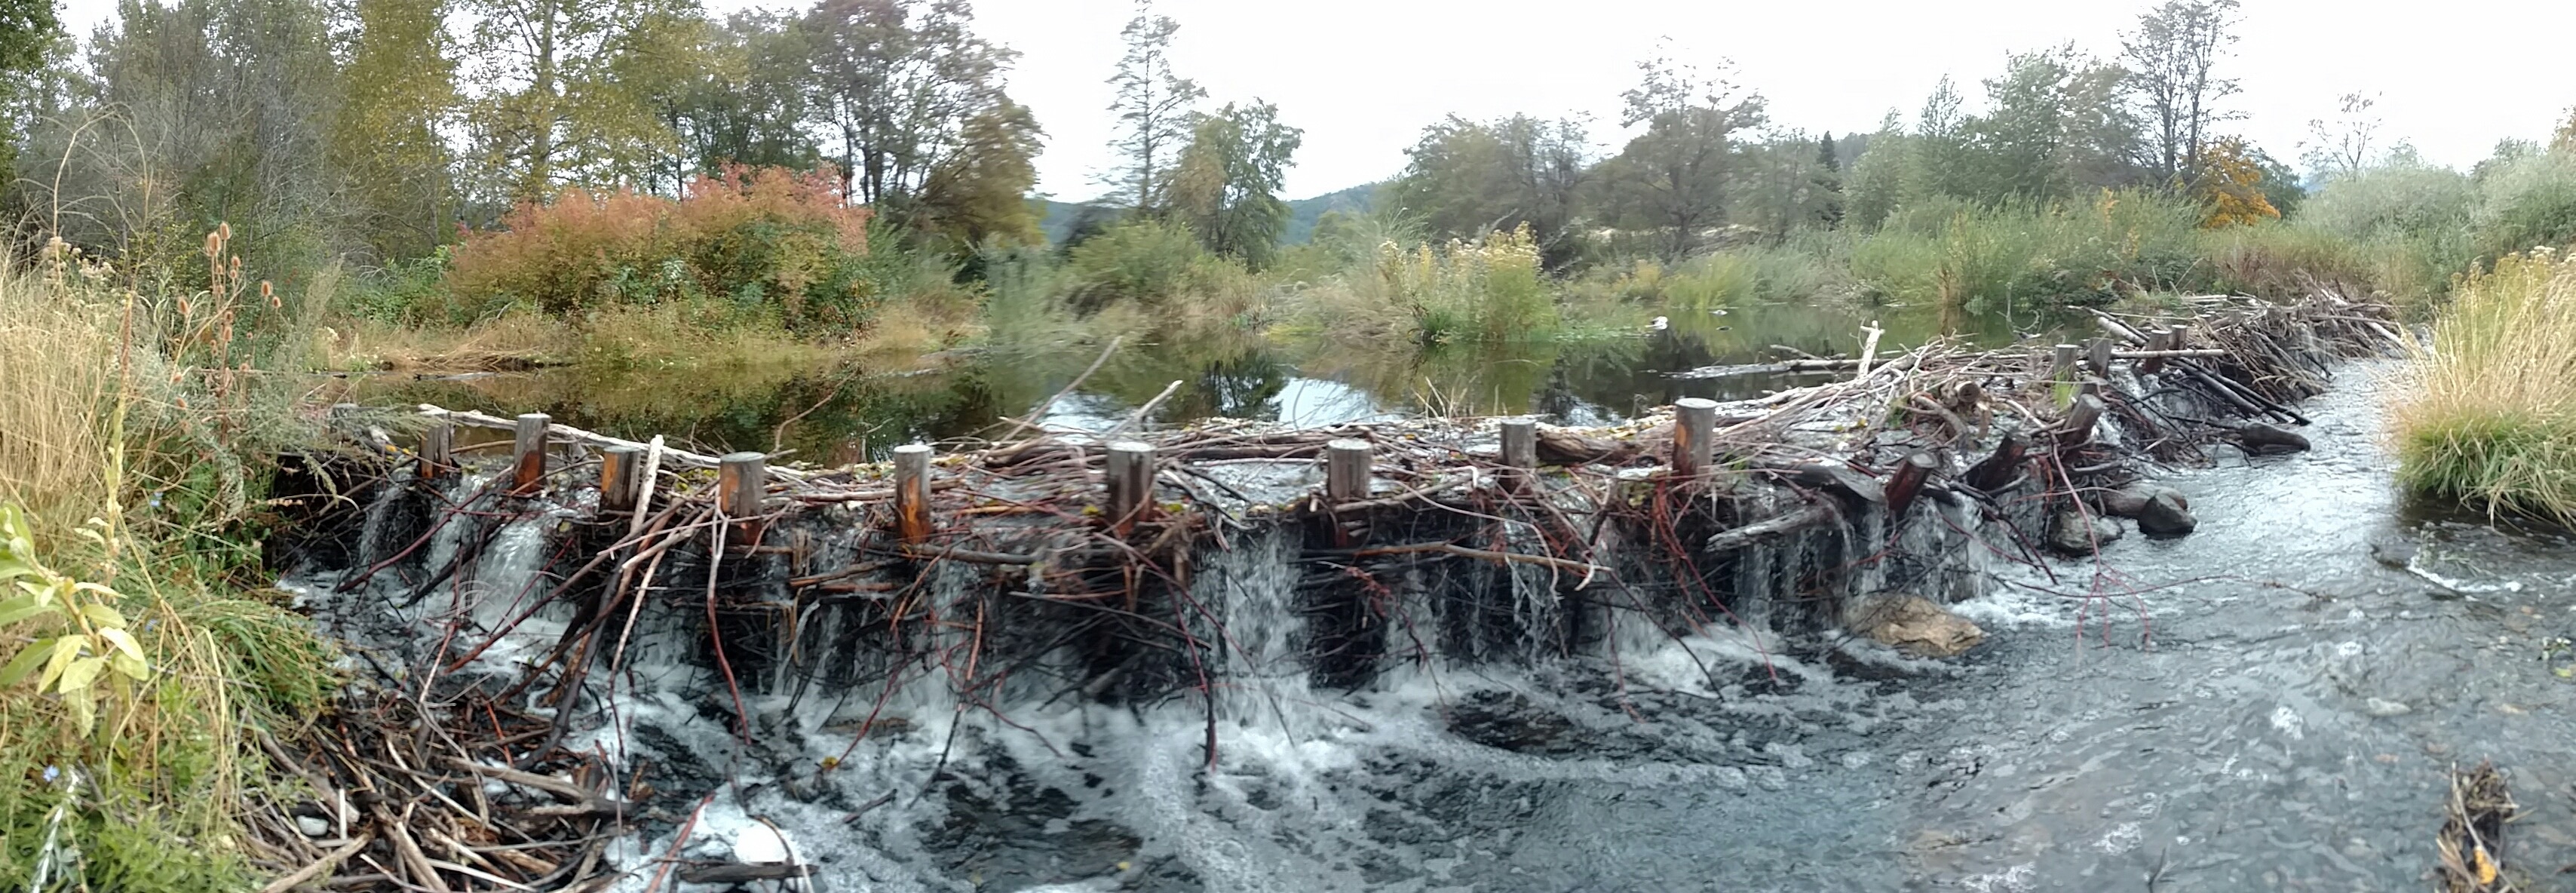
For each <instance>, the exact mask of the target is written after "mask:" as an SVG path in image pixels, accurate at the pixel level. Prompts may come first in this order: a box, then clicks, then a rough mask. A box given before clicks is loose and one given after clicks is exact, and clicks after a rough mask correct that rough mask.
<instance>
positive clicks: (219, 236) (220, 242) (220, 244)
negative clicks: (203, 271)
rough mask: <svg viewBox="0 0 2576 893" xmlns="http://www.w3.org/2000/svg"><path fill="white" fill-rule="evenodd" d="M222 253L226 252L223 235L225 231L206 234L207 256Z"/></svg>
mask: <svg viewBox="0 0 2576 893" xmlns="http://www.w3.org/2000/svg"><path fill="white" fill-rule="evenodd" d="M222 253H224V236H223V233H221V232H220V231H219V232H211V233H207V234H206V256H207V257H209V258H211V257H214V256H215V255H218V254H222Z"/></svg>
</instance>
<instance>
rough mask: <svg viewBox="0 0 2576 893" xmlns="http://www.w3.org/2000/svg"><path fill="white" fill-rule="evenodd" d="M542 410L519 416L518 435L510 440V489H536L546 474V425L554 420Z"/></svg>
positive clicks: (523, 490) (522, 490) (522, 491)
mask: <svg viewBox="0 0 2576 893" xmlns="http://www.w3.org/2000/svg"><path fill="white" fill-rule="evenodd" d="M552 421H553V420H552V419H549V418H547V417H546V414H545V413H542V412H531V413H525V414H522V415H520V416H519V428H518V432H517V437H516V438H515V439H513V440H512V441H511V442H510V461H511V467H512V468H513V469H515V470H514V471H513V472H512V476H511V479H510V490H511V492H514V493H527V492H529V491H531V490H534V489H536V487H537V480H538V479H539V478H543V477H545V476H546V425H547V424H548V423H550V422H552Z"/></svg>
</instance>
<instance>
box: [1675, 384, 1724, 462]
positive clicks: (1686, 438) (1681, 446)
mask: <svg viewBox="0 0 2576 893" xmlns="http://www.w3.org/2000/svg"><path fill="white" fill-rule="evenodd" d="M1716 438H1717V401H1715V400H1709V399H1706V398H1702V397H1683V398H1681V399H1679V400H1675V401H1673V473H1674V474H1677V475H1681V476H1683V477H1690V476H1693V475H1697V474H1699V473H1700V472H1704V471H1707V470H1708V469H1709V466H1710V465H1712V464H1715V463H1716V461H1717V444H1716V442H1715V441H1716Z"/></svg>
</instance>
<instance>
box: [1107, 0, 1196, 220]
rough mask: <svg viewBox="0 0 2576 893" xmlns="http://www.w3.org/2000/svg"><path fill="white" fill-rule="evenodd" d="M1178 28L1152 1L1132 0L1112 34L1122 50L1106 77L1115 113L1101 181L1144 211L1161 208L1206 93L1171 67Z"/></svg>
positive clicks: (1194, 82)
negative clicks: (1108, 164)
mask: <svg viewBox="0 0 2576 893" xmlns="http://www.w3.org/2000/svg"><path fill="white" fill-rule="evenodd" d="M1180 30H1181V26H1180V23H1178V22H1174V21H1172V18H1171V17H1170V16H1162V15H1155V14H1154V6H1153V2H1152V0H1136V17H1135V18H1133V19H1130V20H1128V22H1127V27H1126V28H1125V29H1124V30H1121V31H1120V32H1119V34H1118V37H1119V40H1121V41H1122V42H1124V43H1125V45H1126V48H1127V49H1126V53H1125V54H1124V55H1121V56H1120V57H1119V58H1118V70H1117V72H1116V73H1114V74H1111V75H1110V76H1109V86H1110V87H1112V88H1114V89H1115V90H1116V91H1117V99H1116V100H1115V101H1113V102H1111V103H1110V105H1109V110H1110V111H1112V112H1115V113H1117V115H1118V132H1117V135H1116V137H1114V138H1113V139H1111V141H1110V143H1109V148H1110V151H1112V152H1114V153H1116V157H1117V159H1118V160H1117V161H1116V162H1115V164H1116V167H1115V168H1114V169H1113V170H1112V171H1111V172H1110V173H1109V174H1108V176H1107V177H1106V182H1107V183H1108V185H1110V186H1111V187H1113V188H1114V189H1115V191H1116V192H1118V193H1120V194H1123V195H1125V196H1127V198H1128V201H1130V202H1132V203H1133V204H1132V207H1134V208H1135V209H1136V210H1138V211H1141V212H1144V213H1147V214H1159V213H1161V212H1162V211H1163V210H1164V204H1165V202H1166V201H1168V199H1169V193H1170V192H1171V188H1172V184H1171V180H1172V173H1171V170H1172V168H1174V167H1176V166H1178V165H1179V163H1180V157H1179V156H1180V153H1181V150H1182V149H1183V147H1185V146H1186V145H1187V144H1188V142H1189V139H1190V128H1191V125H1192V123H1193V118H1192V112H1191V110H1192V109H1193V108H1195V107H1196V106H1197V104H1198V101H1199V100H1201V99H1205V98H1206V97H1207V91H1206V90H1204V89H1201V88H1200V87H1199V85H1198V82H1197V81H1193V80H1190V79H1188V78H1185V77H1181V76H1180V75H1178V74H1176V73H1174V72H1173V71H1172V35H1173V34H1175V33H1177V32H1179V31H1180Z"/></svg>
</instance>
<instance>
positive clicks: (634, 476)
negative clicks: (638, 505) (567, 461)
mask: <svg viewBox="0 0 2576 893" xmlns="http://www.w3.org/2000/svg"><path fill="white" fill-rule="evenodd" d="M643 483H644V449H643V448H642V447H631V446H613V447H609V448H608V449H606V450H603V451H601V452H600V454H599V510H600V511H603V512H631V511H634V510H635V500H636V498H637V497H638V496H641V495H642V494H643V492H644V490H643Z"/></svg>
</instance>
